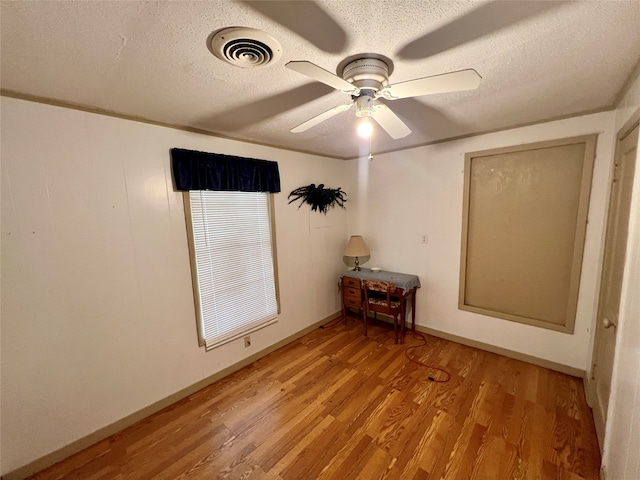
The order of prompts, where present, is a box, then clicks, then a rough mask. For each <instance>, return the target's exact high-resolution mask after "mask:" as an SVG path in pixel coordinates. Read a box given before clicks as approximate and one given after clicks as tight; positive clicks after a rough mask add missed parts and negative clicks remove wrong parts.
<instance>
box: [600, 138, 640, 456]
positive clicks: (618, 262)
mask: <svg viewBox="0 0 640 480" xmlns="http://www.w3.org/2000/svg"><path fill="white" fill-rule="evenodd" d="M637 150H638V125H636V126H635V128H633V129H632V130H631V131H630V132H629V133H628V134H626V135H625V136H624V137H622V138H620V139H619V140H618V145H617V148H616V157H615V167H614V168H615V171H614V178H613V185H612V188H611V196H610V199H609V216H608V219H607V231H606V237H605V252H604V264H603V267H602V278H601V283H600V300H599V302H598V316H597V325H596V337H595V345H594V353H593V366H592V374H591V382H590V384H591V390H592V395H591V397H592V401H593V403H594V405H593V409H594V418H595V421H596V430H597V431H598V440H599V442H600V445H601V447H602V444H603V441H604V425H605V423H606V420H607V408H608V406H609V395H610V393H611V374H612V371H613V357H614V353H615V346H616V330H617V324H618V313H619V311H620V293H621V290H622V278H623V273H624V261H625V254H626V249H627V236H628V230H629V229H628V226H629V215H630V205H631V193H632V189H633V175H634V171H635V164H636V156H637Z"/></svg>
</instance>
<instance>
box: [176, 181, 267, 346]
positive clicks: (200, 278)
mask: <svg viewBox="0 0 640 480" xmlns="http://www.w3.org/2000/svg"><path fill="white" fill-rule="evenodd" d="M189 204H190V213H191V227H192V240H193V245H192V246H191V247H192V255H193V258H192V267H195V270H196V274H195V275H194V281H195V282H196V283H197V285H196V288H194V292H195V296H196V308H197V310H198V312H197V314H198V323H199V327H200V337H201V341H202V342H203V343H204V345H205V347H206V348H207V350H209V349H211V348H214V347H216V346H219V345H221V344H223V343H226V342H229V341H231V340H234V339H236V338H238V337H241V336H243V335H246V334H247V333H249V332H251V331H254V330H257V329H258V328H262V327H264V326H266V325H268V324H270V323H273V322H275V321H276V320H277V314H278V305H277V301H276V289H275V277H274V262H273V254H272V238H271V237H272V235H271V221H270V218H269V198H268V194H267V193H264V192H214V191H204V190H203V191H190V192H189Z"/></svg>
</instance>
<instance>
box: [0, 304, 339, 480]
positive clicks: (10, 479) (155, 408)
mask: <svg viewBox="0 0 640 480" xmlns="http://www.w3.org/2000/svg"><path fill="white" fill-rule="evenodd" d="M341 316H342V312H336V313H334V314H332V315H329V316H328V317H325V318H323V319H322V320H320V321H318V322H316V323H314V324H312V325H309V326H308V327H305V328H303V329H302V330H300V331H299V332H297V333H294V334H293V335H290V336H288V337H287V338H284V339H282V340H280V341H279V342H276V343H274V344H273V345H271V346H269V347H267V348H265V349H263V350H260V351H259V352H257V353H254V354H253V355H251V356H249V357H247V358H245V359H243V360H241V361H239V362H238V363H235V364H233V365H231V366H229V367H227V368H225V369H223V370H220V371H219V372H217V373H214V374H213V375H210V376H209V377H207V378H205V379H203V380H200V381H198V382H196V383H194V384H193V385H190V386H188V387H186V388H183V389H182V390H180V391H178V392H176V393H174V394H172V395H169V396H168V397H165V398H163V399H162V400H158V401H157V402H155V403H152V404H151V405H149V406H147V407H144V408H142V409H140V410H138V411H137V412H134V413H132V414H130V415H127V416H126V417H124V418H121V419H120V420H117V421H115V422H113V423H111V424H109V425H107V426H105V427H102V428H100V429H99V430H96V431H95V432H93V433H90V434H89V435H86V436H84V437H82V438H79V439H78V440H76V441H74V442H72V443H70V444H68V445H65V446H64V447H62V448H59V449H58V450H55V451H53V452H51V453H48V454H47V455H44V456H42V457H40V458H38V459H36V460H34V461H33V462H30V463H28V464H26V465H24V466H22V467H19V468H17V469H15V470H13V471H11V472H8V473H5V474H4V475H2V477H1V479H2V480H22V479H24V478H26V477H28V476H30V475H33V474H34V473H37V472H39V471H41V470H44V469H45V468H47V467H50V466H51V465H53V464H55V463H57V462H59V461H61V460H64V459H65V458H67V457H70V456H71V455H73V454H75V453H78V452H79V451H81V450H84V449H85V448H87V447H90V446H91V445H93V444H95V443H97V442H99V441H101V440H104V439H105V438H107V437H110V436H111V435H113V434H115V433H118V432H120V431H121V430H124V429H125V428H127V427H130V426H131V425H133V424H135V423H137V422H139V421H140V420H143V419H144V418H146V417H148V416H149V415H153V414H154V413H156V412H159V411H160V410H162V409H163V408H166V407H168V406H170V405H172V404H174V403H175V402H177V401H179V400H182V399H183V398H185V397H188V396H189V395H193V394H194V393H196V392H197V391H198V390H202V389H203V388H205V387H207V386H209V385H211V384H212V383H214V382H217V381H218V380H220V379H222V378H224V377H226V376H227V375H231V374H232V373H234V372H237V371H238V370H240V369H242V368H244V367H246V366H247V365H250V364H251V363H253V362H255V361H256V360H259V359H261V358H262V357H264V356H266V355H268V354H270V353H272V352H274V351H276V350H278V349H279V348H282V347H284V346H285V345H288V344H289V343H291V342H294V341H295V340H297V339H299V338H301V337H303V336H305V335H306V334H307V333H309V332H311V331H313V330H315V329H316V328H318V327H320V326H321V325H324V324H326V323H327V322H330V321H332V320H334V319H336V318H339V317H341Z"/></svg>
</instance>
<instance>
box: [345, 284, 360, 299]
mask: <svg viewBox="0 0 640 480" xmlns="http://www.w3.org/2000/svg"><path fill="white" fill-rule="evenodd" d="M361 295H362V294H361V293H360V289H359V288H352V287H344V296H345V297H351V298H360V297H361Z"/></svg>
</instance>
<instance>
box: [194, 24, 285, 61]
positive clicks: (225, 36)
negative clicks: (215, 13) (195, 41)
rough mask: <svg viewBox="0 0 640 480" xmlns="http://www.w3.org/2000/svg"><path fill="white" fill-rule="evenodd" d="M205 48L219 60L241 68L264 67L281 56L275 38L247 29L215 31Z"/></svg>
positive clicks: (235, 28) (231, 28)
mask: <svg viewBox="0 0 640 480" xmlns="http://www.w3.org/2000/svg"><path fill="white" fill-rule="evenodd" d="M207 47H208V48H209V51H210V52H211V53H213V54H214V55H215V56H216V57H218V58H219V59H220V60H222V61H224V62H227V63H230V64H231V65H234V66H236V67H241V68H257V67H265V66H267V65H270V64H272V63H275V62H277V61H278V60H279V59H280V57H281V56H282V46H281V45H280V43H278V41H277V40H276V39H275V38H273V37H272V36H271V35H269V34H268V33H266V32H263V31H262V30H258V29H256V28H248V27H229V28H223V29H220V30H217V31H215V32H213V33H212V34H211V35H210V36H209V39H208V41H207Z"/></svg>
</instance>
